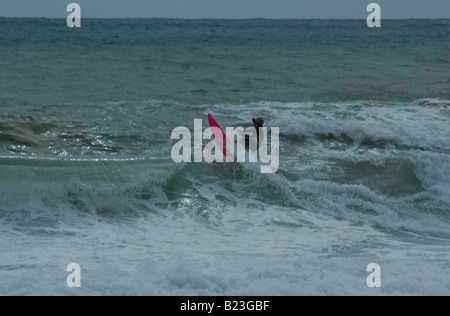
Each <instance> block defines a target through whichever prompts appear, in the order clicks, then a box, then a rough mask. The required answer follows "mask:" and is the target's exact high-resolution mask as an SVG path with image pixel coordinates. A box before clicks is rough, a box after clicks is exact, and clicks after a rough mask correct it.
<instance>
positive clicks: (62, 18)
mask: <svg viewBox="0 0 450 316" xmlns="http://www.w3.org/2000/svg"><path fill="white" fill-rule="evenodd" d="M0 19H41V20H45V19H48V20H56V19H61V20H65V19H67V17H45V16H41V17H36V16H0ZM82 19H83V20H184V21H196V20H211V21H213V20H216V21H217V20H227V21H243V20H272V21H283V20H286V21H289V20H290V21H292V20H358V21H359V20H366V18H362V17H361V18H350V17H349V18H331V17H330V18H267V17H253V18H173V17H172V18H171V17H82ZM383 20H388V21H394V20H450V17H441V18H422V17H420V18H419V17H410V18H383Z"/></svg>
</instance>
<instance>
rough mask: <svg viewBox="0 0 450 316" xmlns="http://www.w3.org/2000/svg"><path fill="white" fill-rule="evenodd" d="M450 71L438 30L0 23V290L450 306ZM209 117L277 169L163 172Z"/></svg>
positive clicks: (295, 23)
mask: <svg viewBox="0 0 450 316" xmlns="http://www.w3.org/2000/svg"><path fill="white" fill-rule="evenodd" d="M449 61H450V22H449V20H390V21H389V20H388V21H385V22H384V23H383V27H382V28H381V29H369V28H368V27H367V26H366V24H365V21H362V20H361V21H359V20H349V21H336V20H286V21H277V20H235V21H230V20H88V19H86V20H84V21H83V26H82V28H81V29H69V28H67V26H66V25H65V21H64V20H48V19H6V18H0V109H1V111H0V192H1V194H0V294H2V295H5V294H13V295H35V294H44V295H59V294H64V295H80V294H87V295H108V294H118V295H122V294H125V295H140V294H151V295H160V294H163V295H299V294H317V295H338V294H344V295H355V294H356V295H360V294H363V295H391V294H393V295H398V294H406V295H426V294H431V295H442V294H443V295H448V294H450V277H449V273H448V272H449V271H450V270H449V269H450V266H449V262H450V257H449V253H450V252H449V250H450V233H449V232H450V214H449V211H450V199H449V196H450V194H449V193H450V181H449V179H450V173H449V172H450V124H449V122H450V109H449V106H450V72H449V69H450V68H449ZM208 113H212V114H213V115H214V117H215V118H216V119H217V120H218V122H219V123H220V124H221V125H222V126H223V127H225V126H233V127H237V126H244V127H246V126H249V125H251V118H252V117H257V116H262V117H264V118H265V119H266V122H267V125H268V126H269V127H270V126H273V127H279V128H280V168H279V171H278V172H277V173H276V174H270V175H264V174H261V173H260V172H259V170H258V168H252V166H245V167H244V168H243V169H237V168H234V167H233V166H229V165H221V164H207V163H191V164H189V163H187V164H186V163H184V164H176V163H174V162H173V161H172V159H171V157H170V152H171V148H172V146H173V144H174V142H173V141H172V140H171V139H170V134H171V131H172V130H173V129H174V128H175V127H178V126H186V127H188V128H189V129H191V130H193V125H194V119H202V120H203V128H206V127H207V126H206V124H207V123H206V122H207V114H208ZM72 262H76V263H78V264H79V265H80V267H81V269H82V287H81V288H80V289H71V288H68V287H67V285H66V278H67V276H68V274H69V273H68V272H67V271H66V267H67V265H68V264H69V263H72ZM372 262H375V263H378V264H380V266H381V269H382V287H381V288H380V289H371V288H368V287H367V285H366V278H367V276H368V273H367V272H366V267H367V265H368V264H369V263H372Z"/></svg>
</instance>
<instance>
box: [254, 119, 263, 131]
mask: <svg viewBox="0 0 450 316" xmlns="http://www.w3.org/2000/svg"><path fill="white" fill-rule="evenodd" d="M252 120H253V125H254V126H255V128H256V129H258V128H260V127H263V125H264V119H263V118H262V117H258V118H253V119H252Z"/></svg>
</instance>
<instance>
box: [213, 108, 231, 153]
mask: <svg viewBox="0 0 450 316" xmlns="http://www.w3.org/2000/svg"><path fill="white" fill-rule="evenodd" d="M208 121H209V127H210V128H211V132H212V134H213V136H214V139H215V140H216V143H217V145H218V146H219V148H220V149H222V152H223V155H224V156H225V157H227V144H228V145H229V146H232V143H231V142H230V140H229V139H228V137H227V134H225V132H224V131H223V129H222V127H220V125H219V123H217V121H216V120H215V119H214V117H213V116H212V115H211V114H210V113H208ZM220 136H222V137H220Z"/></svg>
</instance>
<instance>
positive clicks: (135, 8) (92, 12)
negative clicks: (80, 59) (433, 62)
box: [0, 0, 450, 19]
mask: <svg viewBox="0 0 450 316" xmlns="http://www.w3.org/2000/svg"><path fill="white" fill-rule="evenodd" d="M71 2H75V3H78V4H79V5H80V6H81V17H82V18H83V17H86V18H88V17H100V18H111V17H116V18H117V17H119V18H120V17H122V18H124V17H141V18H151V17H160V18H257V17H262V18H335V19H342V18H362V19H365V18H367V16H368V13H367V12H366V7H367V5H368V4H369V3H371V2H376V3H378V4H380V6H381V10H382V12H381V14H382V16H381V17H382V18H450V0H378V1H377V0H0V16H8V17H61V18H66V17H67V15H68V13H66V7H67V4H69V3H71Z"/></svg>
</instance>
